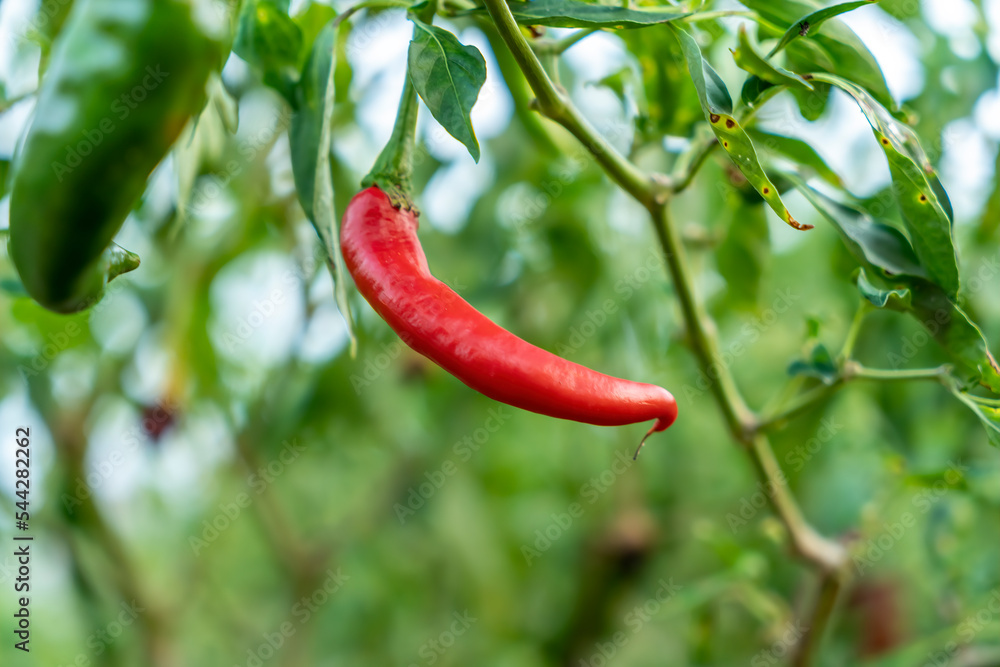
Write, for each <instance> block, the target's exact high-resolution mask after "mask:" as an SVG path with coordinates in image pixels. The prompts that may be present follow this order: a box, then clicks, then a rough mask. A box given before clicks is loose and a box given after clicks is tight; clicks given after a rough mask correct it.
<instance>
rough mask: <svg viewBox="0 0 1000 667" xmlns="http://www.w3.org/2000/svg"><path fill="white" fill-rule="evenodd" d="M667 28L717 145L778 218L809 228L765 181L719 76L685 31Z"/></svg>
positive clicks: (793, 224) (796, 227)
mask: <svg viewBox="0 0 1000 667" xmlns="http://www.w3.org/2000/svg"><path fill="white" fill-rule="evenodd" d="M670 28H671V29H672V30H673V31H674V35H675V36H676V37H677V40H678V42H680V45H681V51H682V52H683V53H684V60H685V61H686V62H687V66H688V71H689V72H690V74H691V80H692V81H693V82H694V87H695V89H696V90H697V92H698V99H699V101H700V102H701V106H702V109H703V111H704V112H705V116H706V117H707V118H708V122H709V123H710V125H711V127H712V131H713V132H715V136H716V137H717V138H718V140H719V144H721V145H722V148H723V149H724V150H725V151H726V153H728V154H729V157H730V158H731V159H732V161H733V162H734V163H735V164H736V166H737V167H738V168H739V170H740V171H741V172H742V173H743V176H744V177H746V179H747V182H748V183H749V184H750V185H751V186H752V187H753V188H754V189H755V190H756V191H757V192H758V193H760V196H761V197H763V198H764V201H766V202H767V203H768V205H769V206H770V207H771V209H773V210H774V212H775V213H776V214H778V217H780V218H781V219H782V220H784V221H785V222H787V223H788V224H789V225H790V226H792V227H794V228H795V229H800V230H806V229H812V225H803V224H802V223H800V222H798V221H797V220H796V219H795V218H793V217H792V214H791V213H789V212H788V209H787V208H786V207H785V204H784V202H782V201H781V195H779V194H778V189H777V188H776V187H775V186H774V184H773V183H772V182H771V181H770V179H768V177H767V174H765V173H764V168H763V167H761V165H760V160H759V159H758V158H757V152H756V151H755V150H754V147H753V142H752V141H751V140H750V137H749V136H748V135H747V133H746V131H745V130H744V129H743V128H742V127H741V126H740V124H739V122H737V120H736V118H734V117H733V115H732V113H733V100H732V98H731V97H730V95H729V90H728V89H727V88H726V85H725V83H724V82H723V81H722V78H721V77H720V76H719V74H718V73H717V72H716V71H715V70H714V69H713V68H712V66H711V65H709V64H708V61H706V60H705V58H704V57H703V56H702V54H701V48H700V47H699V46H698V42H697V41H695V39H694V37H693V36H692V35H691V34H690V33H688V32H686V31H685V30H682V29H680V28H677V27H676V26H673V25H671V26H670Z"/></svg>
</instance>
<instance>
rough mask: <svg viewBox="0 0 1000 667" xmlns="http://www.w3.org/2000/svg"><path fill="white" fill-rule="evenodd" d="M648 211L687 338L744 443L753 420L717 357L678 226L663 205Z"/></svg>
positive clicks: (732, 430)
mask: <svg viewBox="0 0 1000 667" xmlns="http://www.w3.org/2000/svg"><path fill="white" fill-rule="evenodd" d="M650 213H651V214H652V216H653V226H654V227H655V229H656V234H657V237H658V238H659V241H660V247H661V248H662V249H663V254H664V256H665V257H666V259H667V268H668V270H669V271H670V278H671V280H672V281H673V284H674V292H675V293H676V294H677V300H678V301H680V305H681V312H682V313H683V314H684V322H685V324H686V325H687V330H688V331H687V334H688V342H689V344H690V345H691V349H692V351H693V352H694V355H695V357H697V359H698V365H699V366H700V368H701V370H702V372H703V373H704V374H705V376H706V377H707V378H709V379H710V381H711V379H712V378H715V380H714V381H712V382H711V386H710V389H711V391H712V394H713V395H714V396H715V399H716V402H717V403H718V404H719V408H720V409H721V410H722V415H723V417H724V418H725V420H726V425H727V427H728V428H729V432H730V434H731V435H732V436H733V438H734V439H735V440H736V441H738V442H742V443H744V444H747V443H748V438H747V433H748V432H749V431H748V429H747V426H748V425H750V424H752V422H753V414H752V413H751V412H750V409H749V408H748V407H747V406H746V404H745V403H744V402H743V398H742V396H740V392H739V390H738V389H737V388H736V382H735V380H734V379H733V376H732V374H731V373H730V372H729V369H728V368H727V367H725V366H724V365H723V364H721V363H719V361H718V360H719V359H721V358H722V355H721V354H720V353H719V344H718V341H717V340H716V337H715V324H714V323H713V322H712V321H711V319H710V318H709V315H708V313H706V312H705V310H704V308H702V306H701V304H700V303H699V302H698V298H697V296H695V292H694V282H693V280H692V277H691V270H690V269H689V268H688V264H687V254H686V251H685V250H684V243H683V240H682V239H681V236H680V234H679V232H678V230H677V226H676V225H674V224H673V223H672V221H671V219H670V215H669V211H668V208H667V207H666V206H663V205H654V206H653V207H652V208H651V211H650Z"/></svg>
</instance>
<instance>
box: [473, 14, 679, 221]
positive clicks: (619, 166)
mask: <svg viewBox="0 0 1000 667" xmlns="http://www.w3.org/2000/svg"><path fill="white" fill-rule="evenodd" d="M483 4H485V5H486V9H487V11H489V13H490V17H491V18H492V19H493V23H494V24H495V25H496V28H497V32H499V33H500V37H501V38H502V39H503V41H504V43H505V44H507V48H508V49H510V52H511V54H512V55H513V56H514V60H515V61H517V65H518V67H520V68H521V71H522V72H523V73H524V77H525V79H527V80H528V85H529V86H531V90H532V91H533V92H534V93H535V97H536V100H535V102H534V106H535V108H536V109H537V110H538V111H539V112H540V113H541V114H542V115H544V116H545V117H547V118H549V119H551V120H553V121H555V122H557V123H559V124H560V125H562V126H563V127H564V128H566V130H568V131H569V133H570V134H572V135H573V136H574V137H576V138H577V140H579V141H580V143H582V144H583V145H584V146H585V147H586V148H587V150H588V151H590V153H591V154H592V155H593V156H594V159H595V160H597V162H599V163H600V165H601V167H602V168H603V169H604V171H605V172H607V174H608V176H610V177H611V179H612V180H614V181H615V182H616V183H618V185H620V186H621V187H622V188H623V189H624V190H625V191H626V192H628V193H629V194H630V195H632V196H633V197H634V198H635V199H636V200H638V201H639V202H640V203H642V204H643V205H644V206H647V207H649V206H652V205H654V204H655V203H656V201H657V200H658V199H659V198H661V193H660V192H659V186H658V185H657V183H656V182H655V181H654V179H653V178H652V177H650V176H649V175H647V174H645V173H644V172H643V171H642V170H641V169H639V168H638V167H636V166H635V165H634V164H632V163H631V162H629V161H628V159H626V158H625V157H624V156H623V155H622V154H621V153H619V152H618V151H617V150H615V148H614V146H612V145H611V144H610V143H609V142H608V140H607V139H605V138H604V137H603V136H601V134H600V133H599V132H598V131H597V129H596V128H594V126H592V125H591V124H590V122H589V121H588V120H587V119H586V118H584V117H583V114H581V113H580V111H579V110H578V109H577V108H576V107H575V106H574V105H573V104H571V103H570V102H569V100H568V99H567V98H566V94H565V93H564V92H563V91H561V90H560V89H559V88H557V87H556V85H555V84H554V83H553V82H552V79H550V78H549V75H548V74H547V73H546V72H545V68H544V67H542V63H541V62H540V61H539V60H538V57H537V56H536V55H535V52H534V51H532V50H531V46H530V45H529V44H528V41H527V40H526V39H525V38H524V35H522V34H521V29H520V28H519V27H518V25H517V22H516V21H515V20H514V15H513V14H511V12H510V8H509V7H508V6H507V3H506V2H505V0H484V3H483Z"/></svg>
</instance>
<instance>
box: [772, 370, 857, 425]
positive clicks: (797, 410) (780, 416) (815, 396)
mask: <svg viewBox="0 0 1000 667" xmlns="http://www.w3.org/2000/svg"><path fill="white" fill-rule="evenodd" d="M844 382H846V379H845V378H844V377H842V376H841V377H838V378H837V379H835V380H834V381H833V382H832V383H831V384H821V385H819V386H817V387H813V388H812V389H810V390H808V391H805V392H803V393H801V394H799V395H798V396H796V397H795V398H793V399H792V400H791V402H790V403H788V404H787V405H786V406H785V407H784V408H782V409H781V410H780V411H777V412H775V413H773V414H770V415H768V416H766V417H763V418H761V420H760V421H759V422H758V423H757V426H756V430H757V431H759V432H761V433H766V432H767V431H771V430H773V429H775V428H778V427H781V426H784V425H785V424H786V423H787V422H789V421H791V420H792V419H794V418H795V417H798V416H799V415H800V414H802V413H803V412H807V411H808V410H809V409H810V408H812V407H813V406H815V405H816V404H817V403H821V402H823V401H825V400H826V399H828V398H830V397H831V396H832V395H833V394H835V393H836V392H837V390H838V389H840V387H841V386H842V385H843V384H844Z"/></svg>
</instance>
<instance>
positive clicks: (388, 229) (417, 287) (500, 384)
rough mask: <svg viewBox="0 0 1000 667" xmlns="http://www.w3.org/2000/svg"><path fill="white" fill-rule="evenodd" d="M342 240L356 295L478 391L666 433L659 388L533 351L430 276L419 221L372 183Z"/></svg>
mask: <svg viewBox="0 0 1000 667" xmlns="http://www.w3.org/2000/svg"><path fill="white" fill-rule="evenodd" d="M340 246H341V250H342V251H343V254H344V259H345V261H346V263H347V269H348V271H350V273H351V275H352V276H353V277H354V282H355V283H356V284H357V286H358V290H359V291H360V292H361V294H362V296H364V297H365V299H366V300H367V301H368V303H370V304H371V305H372V307H373V308H374V309H375V310H376V312H378V314H379V315H381V316H382V318H383V319H384V320H385V321H386V322H387V323H388V324H389V326H390V327H392V329H393V330H394V331H395V332H396V333H397V334H399V336H400V338H402V340H403V342H405V343H406V344H407V345H409V346H410V347H411V348H413V349H414V350H416V351H417V352H419V353H420V354H422V355H424V356H426V357H428V358H429V359H431V360H433V361H434V362H435V363H437V364H438V365H439V366H441V367H442V368H444V369H445V370H446V371H448V372H449V373H451V374H452V375H454V376H455V377H457V378H458V379H459V380H461V381H462V382H464V383H465V384H467V385H468V386H470V387H472V388H473V389H475V390H476V391H478V392H481V393H483V394H485V395H486V396H489V397H490V398H492V399H495V400H497V401H501V402H503V403H507V404H509V405H512V406H514V407H518V408H522V409H524V410H530V411H531V412H537V413H539V414H543V415H549V416H551V417H558V418H560V419H571V420H573V421H578V422H585V423H588V424H598V425H601V426H618V425H622V424H634V423H637V422H643V421H648V420H651V419H656V420H657V422H656V424H655V425H654V426H653V429H652V430H653V431H662V430H663V429H665V428H667V427H668V426H670V425H671V424H672V423H673V422H674V419H676V417H677V402H676V401H675V400H674V397H673V396H672V395H671V394H670V392H669V391H667V390H666V389H664V388H662V387H658V386H656V385H652V384H644V383H641V382H632V381H629V380H622V379H620V378H616V377H611V376H610V375H604V374H603V373H598V372H597V371H593V370H591V369H589V368H587V367H585V366H581V365H579V364H575V363H573V362H571V361H567V360H565V359H562V358H560V357H557V356H556V355H554V354H552V353H550V352H546V351H545V350H543V349H541V348H539V347H535V346H534V345H532V344H531V343H528V342H526V341H524V340H522V339H520V338H518V337H517V336H515V335H514V334H512V333H510V332H509V331H507V330H506V329H504V328H502V327H500V326H498V325H497V324H495V323H494V322H492V321H491V320H489V319H488V318H487V317H485V316H484V315H482V314H481V313H480V312H479V311H477V310H476V309H475V308H473V307H472V306H471V305H470V304H469V303H468V302H467V301H465V300H464V299H462V297H460V296H459V295H458V294H456V293H455V292H454V291H452V290H451V288H449V287H448V286H447V285H445V284H444V283H442V282H441V281H440V280H438V279H437V278H435V277H434V276H432V275H431V272H430V269H429V268H428V266H427V257H426V256H425V255H424V251H423V248H421V246H420V241H419V240H418V239H417V218H416V216H415V215H414V214H413V213H412V212H410V211H400V210H396V209H394V208H393V207H392V204H391V203H390V202H389V198H388V197H387V196H386V195H385V193H383V192H382V191H381V190H380V189H379V188H377V187H370V188H368V189H366V190H363V191H361V192H360V193H358V194H357V195H356V196H355V197H354V199H353V200H351V203H350V205H349V206H348V207H347V211H346V213H345V214H344V220H343V224H342V225H341V230H340Z"/></svg>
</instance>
